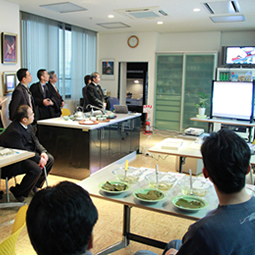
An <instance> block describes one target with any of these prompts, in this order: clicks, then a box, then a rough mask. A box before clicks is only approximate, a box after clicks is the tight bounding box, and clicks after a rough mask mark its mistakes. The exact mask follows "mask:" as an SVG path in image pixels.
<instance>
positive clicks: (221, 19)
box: [210, 15, 245, 23]
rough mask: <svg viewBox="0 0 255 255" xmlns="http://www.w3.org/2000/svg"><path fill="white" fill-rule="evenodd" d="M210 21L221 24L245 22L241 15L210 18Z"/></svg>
mask: <svg viewBox="0 0 255 255" xmlns="http://www.w3.org/2000/svg"><path fill="white" fill-rule="evenodd" d="M210 19H211V20H212V21H213V22H214V23H223V22H241V21H245V19H244V16H243V15H230V16H212V17H210Z"/></svg>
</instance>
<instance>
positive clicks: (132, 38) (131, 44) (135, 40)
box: [127, 35, 139, 48]
mask: <svg viewBox="0 0 255 255" xmlns="http://www.w3.org/2000/svg"><path fill="white" fill-rule="evenodd" d="M127 44H128V46H129V47H130V48H135V47H137V46H138V44H139V39H138V37H137V36H135V35H131V36H130V37H129V38H128V40H127Z"/></svg>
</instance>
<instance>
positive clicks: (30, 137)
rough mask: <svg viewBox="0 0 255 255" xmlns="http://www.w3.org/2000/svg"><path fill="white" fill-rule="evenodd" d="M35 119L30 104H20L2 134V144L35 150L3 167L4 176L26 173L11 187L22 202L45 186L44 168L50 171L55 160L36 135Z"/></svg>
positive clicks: (14, 147) (0, 136) (0, 143)
mask: <svg viewBox="0 0 255 255" xmlns="http://www.w3.org/2000/svg"><path fill="white" fill-rule="evenodd" d="M33 120H34V113H33V111H32V109H31V108H30V107H29V106H28V105H20V106H19V107H18V109H17V111H16V114H15V118H14V121H13V122H12V123H11V124H10V125H9V126H8V127H7V129H6V130H5V131H4V132H3V133H2V134H1V135H0V145H1V146H4V147H7V148H13V149H20V150H26V151H32V152H35V156H34V157H32V158H29V159H26V160H23V161H21V162H18V163H15V164H12V165H9V166H6V167H4V168H3V169H2V175H3V176H8V175H18V174H26V175H25V176H24V178H23V179H22V181H21V183H20V184H17V185H16V187H11V188H10V191H11V192H12V193H13V195H14V197H15V198H16V199H17V200H18V201H20V202H23V201H24V199H25V197H28V195H29V193H30V191H31V190H33V191H34V193H36V192H37V189H38V188H41V187H42V186H43V184H44V181H45V175H44V172H43V171H42V168H43V166H45V167H46V170H47V173H49V172H50V170H51V168H52V166H53V162H54V158H53V157H52V155H51V154H49V153H48V152H47V150H46V149H45V148H44V147H43V146H42V145H41V144H40V142H39V140H38V139H37V137H36V136H35V135H34V133H33V128H32V126H31V125H30V124H31V123H32V122H33Z"/></svg>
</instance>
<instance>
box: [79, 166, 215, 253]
mask: <svg viewBox="0 0 255 255" xmlns="http://www.w3.org/2000/svg"><path fill="white" fill-rule="evenodd" d="M119 166H120V165H112V166H109V167H106V168H104V169H102V170H100V171H98V172H96V173H95V174H93V175H91V176H90V177H88V178H86V179H85V180H83V181H81V182H80V183H79V185H80V186H81V187H83V188H84V189H86V190H87V191H88V192H89V194H90V195H91V196H92V197H96V198H100V199H104V200H107V201H110V202H115V203H119V204H122V205H123V212H124V214H123V240H122V241H120V242H119V243H116V244H115V245H112V246H110V247H109V248H106V249H105V250H103V251H101V252H99V253H98V254H100V255H102V254H103V255H105V254H109V253H112V252H114V251H116V250H119V249H121V248H124V247H126V246H127V245H128V244H129V241H130V240H132V241H136V242H140V243H144V244H148V245H151V246H154V247H158V248H162V249H164V248H165V245H166V243H165V242H162V241H158V240H154V239H151V238H147V237H144V236H141V235H137V234H134V233H131V232H130V224H131V208H132V207H137V208H140V209H144V210H149V211H153V212H157V213H163V214H167V215H172V216H175V217H180V218H185V219H190V220H198V219H200V218H202V217H204V216H205V215H206V214H207V213H208V212H209V211H211V210H213V209H215V208H216V207H217V205H218V198H217V195H216V193H215V190H214V189H213V188H210V189H209V191H208V193H207V195H206V196H205V199H206V200H207V201H208V204H209V205H208V207H207V208H205V209H203V210H200V211H197V212H193V213H188V212H187V211H183V210H180V209H178V208H176V207H175V206H174V205H173V204H172V203H171V198H173V197H174V196H177V195H180V194H181V190H180V187H179V185H178V184H177V183H176V184H175V185H174V186H173V187H172V189H171V190H170V191H168V193H167V195H168V196H167V198H166V199H165V200H163V201H160V202H157V203H155V204H154V203H153V204H151V203H144V202H141V201H139V200H137V199H136V198H134V197H133V195H132V192H133V191H134V190H136V189H139V188H144V187H147V182H146V180H145V179H143V178H140V181H139V182H138V183H137V184H134V185H133V186H132V187H131V189H130V190H128V191H127V192H124V193H122V194H119V195H112V194H110V195H109V194H107V193H105V192H103V191H101V190H100V189H99V187H98V186H99V184H100V183H102V182H104V181H107V180H114V179H115V176H114V175H113V173H112V170H114V169H116V168H117V167H119ZM143 170H144V171H145V172H144V174H143V176H144V175H146V174H148V173H151V172H152V171H155V170H154V169H153V170H152V169H143ZM173 174H174V173H173ZM175 175H176V177H177V179H180V178H182V177H183V176H184V174H180V173H175ZM141 179H143V180H141Z"/></svg>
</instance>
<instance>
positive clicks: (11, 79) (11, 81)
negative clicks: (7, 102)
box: [3, 72, 16, 94]
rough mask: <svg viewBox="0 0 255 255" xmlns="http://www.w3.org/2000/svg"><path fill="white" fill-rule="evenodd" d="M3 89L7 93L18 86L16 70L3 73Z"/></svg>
mask: <svg viewBox="0 0 255 255" xmlns="http://www.w3.org/2000/svg"><path fill="white" fill-rule="evenodd" d="M3 81H4V82H3V85H4V88H3V91H4V93H5V94H8V93H10V92H12V91H13V90H14V89H15V87H16V73H15V72H4V73H3Z"/></svg>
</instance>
